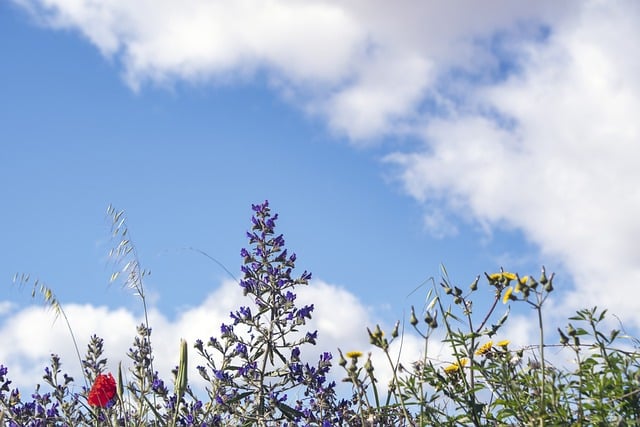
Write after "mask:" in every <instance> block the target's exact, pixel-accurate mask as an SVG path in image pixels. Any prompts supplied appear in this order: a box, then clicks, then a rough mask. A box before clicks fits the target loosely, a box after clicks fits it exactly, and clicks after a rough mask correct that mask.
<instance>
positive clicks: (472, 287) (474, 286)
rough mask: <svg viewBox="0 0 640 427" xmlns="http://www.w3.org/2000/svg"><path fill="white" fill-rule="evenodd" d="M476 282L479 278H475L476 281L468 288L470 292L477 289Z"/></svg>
mask: <svg viewBox="0 0 640 427" xmlns="http://www.w3.org/2000/svg"><path fill="white" fill-rule="evenodd" d="M478 280H480V276H476V280H474V281H473V283H472V284H471V286H469V289H471V290H472V291H475V290H476V289H478Z"/></svg>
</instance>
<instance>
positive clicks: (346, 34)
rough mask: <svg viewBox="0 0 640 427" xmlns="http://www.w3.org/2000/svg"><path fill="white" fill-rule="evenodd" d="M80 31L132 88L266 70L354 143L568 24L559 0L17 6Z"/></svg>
mask: <svg viewBox="0 0 640 427" xmlns="http://www.w3.org/2000/svg"><path fill="white" fill-rule="evenodd" d="M14 2H15V3H17V4H19V5H21V6H23V7H24V8H25V9H26V10H28V11H30V12H31V14H32V15H33V16H34V17H35V18H36V19H37V21H38V22H40V23H42V24H43V25H45V26H49V27H52V28H56V29H71V30H73V31H77V32H78V33H80V34H81V35H82V36H83V37H85V38H86V39H87V40H89V41H90V42H91V43H92V44H94V45H95V46H96V47H97V48H98V49H99V50H100V51H101V52H102V54H103V55H105V56H107V57H109V58H115V59H116V60H117V62H119V63H121V65H122V66H123V68H124V75H125V78H126V80H127V81H128V83H129V84H130V85H131V86H132V87H134V88H139V87H140V86H141V85H142V84H144V83H146V82H151V83H156V84H162V85H164V84H171V83H172V82H173V81H175V80H187V81H190V82H203V81H216V82H220V81H222V82H228V81H237V80H238V79H246V78H251V77H252V76H253V75H255V74H256V73H258V72H262V71H265V72H266V74H267V76H268V78H269V79H270V80H271V81H273V82H276V85H275V86H276V87H279V88H280V89H282V90H283V93H287V94H289V95H292V94H293V99H296V100H297V102H299V103H300V105H301V106H302V107H303V108H304V109H305V110H307V111H310V112H312V113H314V114H320V115H322V116H324V117H326V119H327V122H328V123H329V125H330V126H331V127H332V128H333V129H334V130H336V131H338V132H341V133H345V134H347V135H348V136H349V137H351V138H353V139H354V140H365V139H368V138H373V137H379V136H380V135H383V134H386V133H389V132H398V131H405V130H406V129H407V128H411V126H412V124H413V121H414V120H415V118H416V111H418V110H420V103H421V102H422V101H423V100H424V99H425V97H426V96H427V95H428V96H429V97H435V98H436V99H437V98H438V95H437V94H436V93H429V89H431V88H432V86H433V85H434V82H436V80H437V78H438V77H443V75H445V74H446V73H448V71H449V70H450V69H451V68H452V67H455V68H459V69H465V70H472V71H473V72H477V71H478V70H480V69H482V70H483V72H487V71H488V72H493V71H494V70H495V68H496V66H497V64H496V61H495V58H494V57H493V55H491V54H490V53H489V54H488V53H487V52H486V49H484V48H478V46H477V44H478V42H479V40H483V39H485V38H487V37H491V36H492V35H493V34H494V33H495V32H497V31H513V32H514V33H516V34H527V32H528V31H529V30H528V27H529V26H533V27H534V28H535V25H532V24H531V23H535V22H537V21H538V20H540V19H543V18H544V19H559V17H561V16H563V15H564V11H565V9H567V6H565V5H557V4H556V3H557V2H551V1H548V2H545V1H541V2H535V3H532V4H521V3H514V2H509V1H505V0H493V1H488V2H482V3H478V2H473V1H463V2H457V3H455V5H452V4H450V3H446V2H440V3H437V2H422V1H407V2H403V4H402V5H398V4H396V3H390V2H386V1H379V0H378V1H373V2H361V1H357V0H348V1H344V0H340V1H336V0H312V1H306V2H299V1H294V0H238V1H234V2H218V1H213V0H185V1H181V2H173V1H169V0H154V1H149V0H145V1H137V2H130V1H125V0H115V1H110V2H95V1H90V0H46V1H45V0H14Z"/></svg>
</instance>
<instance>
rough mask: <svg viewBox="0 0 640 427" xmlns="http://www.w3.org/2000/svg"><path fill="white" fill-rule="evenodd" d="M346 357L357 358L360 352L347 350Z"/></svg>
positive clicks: (360, 355)
mask: <svg viewBox="0 0 640 427" xmlns="http://www.w3.org/2000/svg"><path fill="white" fill-rule="evenodd" d="M347 357H350V358H351V359H357V358H358V357H362V352H361V351H348V352H347Z"/></svg>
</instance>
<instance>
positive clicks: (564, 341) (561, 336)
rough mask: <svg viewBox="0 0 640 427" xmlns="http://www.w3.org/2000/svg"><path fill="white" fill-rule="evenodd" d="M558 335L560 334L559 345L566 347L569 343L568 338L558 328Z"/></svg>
mask: <svg viewBox="0 0 640 427" xmlns="http://www.w3.org/2000/svg"><path fill="white" fill-rule="evenodd" d="M558 333H559V334H560V344H562V345H567V344H568V343H569V338H568V337H567V336H566V335H565V334H564V333H563V332H562V331H561V330H560V328H558Z"/></svg>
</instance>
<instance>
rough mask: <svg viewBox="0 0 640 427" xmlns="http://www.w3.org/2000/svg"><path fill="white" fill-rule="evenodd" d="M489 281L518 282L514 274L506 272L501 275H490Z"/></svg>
mask: <svg viewBox="0 0 640 427" xmlns="http://www.w3.org/2000/svg"><path fill="white" fill-rule="evenodd" d="M489 280H493V281H496V282H499V281H502V280H504V281H511V280H516V275H515V274H513V273H508V272H506V271H503V272H501V273H493V274H490V275H489Z"/></svg>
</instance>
